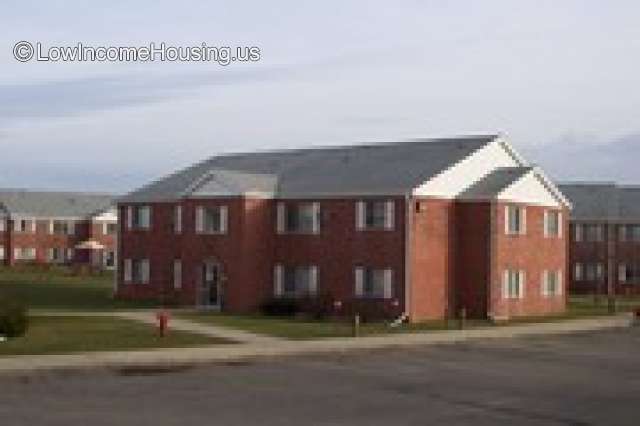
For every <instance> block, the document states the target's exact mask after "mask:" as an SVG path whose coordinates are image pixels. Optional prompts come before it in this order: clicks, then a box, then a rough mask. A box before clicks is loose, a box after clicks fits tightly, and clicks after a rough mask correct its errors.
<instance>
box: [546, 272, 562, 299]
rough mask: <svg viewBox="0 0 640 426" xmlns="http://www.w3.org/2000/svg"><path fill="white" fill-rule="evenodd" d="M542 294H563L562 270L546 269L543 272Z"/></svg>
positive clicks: (548, 295)
mask: <svg viewBox="0 0 640 426" xmlns="http://www.w3.org/2000/svg"><path fill="white" fill-rule="evenodd" d="M541 290H542V295H543V296H544V297H550V296H561V295H562V271H560V270H559V271H544V272H543V273H542V287H541Z"/></svg>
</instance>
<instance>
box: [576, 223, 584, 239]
mask: <svg viewBox="0 0 640 426" xmlns="http://www.w3.org/2000/svg"><path fill="white" fill-rule="evenodd" d="M573 241H574V242H576V243H581V242H583V241H584V224H582V223H576V224H574V225H573Z"/></svg>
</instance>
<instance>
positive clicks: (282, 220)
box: [276, 201, 322, 235]
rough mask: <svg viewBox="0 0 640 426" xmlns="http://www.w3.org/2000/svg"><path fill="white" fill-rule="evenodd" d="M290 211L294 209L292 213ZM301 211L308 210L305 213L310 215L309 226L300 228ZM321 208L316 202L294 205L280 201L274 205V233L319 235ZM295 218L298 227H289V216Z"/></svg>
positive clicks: (303, 202)
mask: <svg viewBox="0 0 640 426" xmlns="http://www.w3.org/2000/svg"><path fill="white" fill-rule="evenodd" d="M291 209H295V210H294V211H293V212H292V211H291ZM303 209H308V211H307V212H306V213H309V214H310V215H311V226H309V227H303V226H300V225H301V223H302V220H301V219H302V216H303ZM320 209H321V206H320V203H319V202H317V201H301V202H295V203H285V202H283V201H280V202H278V203H277V205H276V233H277V234H313V235H318V234H320V228H321V222H322V216H321V210H320ZM290 213H291V214H295V215H296V216H297V222H298V227H297V228H295V227H293V228H292V227H289V214H290Z"/></svg>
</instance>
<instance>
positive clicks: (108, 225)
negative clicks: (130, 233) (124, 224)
mask: <svg viewBox="0 0 640 426" xmlns="http://www.w3.org/2000/svg"><path fill="white" fill-rule="evenodd" d="M117 233H118V224H117V223H115V222H102V235H116V234H117Z"/></svg>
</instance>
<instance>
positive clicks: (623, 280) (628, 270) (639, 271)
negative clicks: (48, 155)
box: [618, 263, 640, 285]
mask: <svg viewBox="0 0 640 426" xmlns="http://www.w3.org/2000/svg"><path fill="white" fill-rule="evenodd" d="M618 282H619V283H620V284H634V285H640V263H620V265H618Z"/></svg>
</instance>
